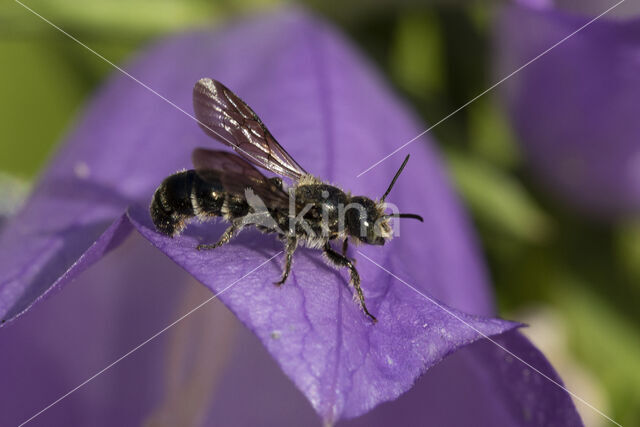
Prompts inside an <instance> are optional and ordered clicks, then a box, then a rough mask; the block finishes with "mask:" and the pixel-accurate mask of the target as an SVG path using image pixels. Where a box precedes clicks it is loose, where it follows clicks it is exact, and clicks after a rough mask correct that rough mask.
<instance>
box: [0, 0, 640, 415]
mask: <svg viewBox="0 0 640 427" xmlns="http://www.w3.org/2000/svg"><path fill="white" fill-rule="evenodd" d="M282 3H283V2H282V1H279V0H250V1H244V2H242V4H238V2H234V1H230V0H225V1H204V0H191V1H184V0H153V1H152V0H128V1H124V0H87V1H85V2H77V1H72V0H55V1H52V0H49V1H45V0H30V1H28V2H27V3H26V4H27V5H28V6H29V7H31V8H33V9H34V10H35V11H37V12H38V13H39V14H41V15H42V16H44V17H46V18H47V19H49V20H50V21H52V22H53V23H55V24H56V25H58V26H60V27H61V28H63V29H64V30H65V31H68V32H69V33H70V34H72V35H74V36H75V37H77V38H78V39H79V40H81V41H82V42H84V43H86V44H87V45H89V46H90V47H91V48H93V49H95V50H96V51H98V52H99V53H100V54H102V55H104V56H105V57H106V58H108V59H109V60H111V61H113V62H115V63H117V64H122V63H123V61H124V60H125V59H126V58H127V57H128V56H129V55H131V54H132V53H133V52H135V51H136V49H138V48H140V47H141V46H143V45H144V43H145V42H147V41H149V40H150V39H152V38H154V37H158V36H160V35H163V34H167V33H170V32H175V31H179V30H181V29H185V28H191V27H194V26H212V25H217V24H219V23H221V22H224V21H225V20H227V19H229V18H230V17H234V16H238V15H241V14H245V13H249V12H255V11H258V10H265V9H269V8H273V7H278V6H279V5H281V4H282ZM342 3H343V4H340V5H339V7H338V5H337V4H333V3H332V2H322V1H320V0H317V1H307V2H306V4H307V6H308V7H310V8H312V9H314V10H315V11H317V12H318V13H320V14H322V15H324V16H325V17H327V18H328V19H329V20H331V21H333V22H334V23H335V25H337V26H339V27H340V28H342V30H343V31H344V32H345V33H347V34H348V36H349V37H350V38H351V39H352V40H354V41H355V43H356V44H358V45H359V46H360V47H361V49H363V50H364V51H365V52H366V54H367V55H368V56H369V57H370V58H371V59H372V60H373V61H374V62H375V63H376V64H377V65H378V67H379V68H380V70H381V71H382V72H383V73H384V74H385V75H386V76H387V77H388V80H389V82H390V83H391V84H392V85H393V86H394V87H395V89H396V90H397V92H398V93H400V95H401V96H403V97H404V98H405V99H406V100H407V101H408V102H409V103H410V104H411V105H412V106H413V107H414V109H415V110H416V111H417V112H418V113H419V114H420V116H421V117H422V118H423V119H424V123H425V129H426V128H427V127H428V124H433V123H436V122H438V121H439V120H440V119H442V118H443V117H445V116H446V115H448V114H449V113H451V112H452V111H454V110H455V109H457V108H458V107H460V106H461V105H463V104H465V103H466V102H467V101H469V100H470V99H472V98H474V97H475V96H476V95H478V94H479V93H481V92H483V91H484V90H485V89H487V88H488V87H489V86H491V85H492V84H493V83H494V82H495V81H497V80H498V79H499V78H500V77H502V76H496V75H495V74H494V73H493V72H492V59H493V55H492V43H491V41H492V37H493V33H492V25H493V18H494V12H495V9H496V8H497V7H499V4H498V3H495V2H492V3H488V2H481V1H470V2H462V1H459V2H455V1H453V2H452V1H448V2H445V1H440V2H437V1H423V2H418V1H404V2H392V1H381V0H379V1H371V2H366V1H354V2H350V3H349V4H344V2H342ZM0 58H2V64H3V66H2V67H1V68H0V94H1V96H2V103H1V104H0V115H1V117H2V119H1V120H0V135H2V139H1V140H0V153H1V155H0V200H2V202H1V203H0V205H1V206H2V212H0V214H2V213H7V212H11V211H14V210H15V208H16V206H17V205H18V204H19V200H20V198H21V197H24V195H25V194H27V192H28V188H29V184H30V182H32V181H33V180H34V179H35V178H36V177H37V174H38V171H39V170H41V168H42V167H43V166H44V165H45V164H46V162H47V159H48V158H49V157H50V156H51V154H52V152H53V151H54V150H55V147H56V144H57V143H58V142H59V141H60V140H61V139H62V138H63V137H64V135H65V132H66V131H67V130H68V128H69V127H70V126H71V125H72V124H73V122H74V119H75V118H76V117H77V116H78V115H79V114H80V112H81V111H82V108H83V105H84V103H85V102H86V101H87V99H88V97H89V96H90V95H91V94H92V92H93V91H94V90H95V89H96V87H97V86H98V85H99V84H100V83H101V81H102V80H103V79H104V78H105V77H106V76H107V75H108V74H110V73H112V72H114V70H113V68H112V67H111V66H110V65H109V64H107V63H105V62H104V61H102V60H101V59H99V58H98V57H96V56H95V55H93V54H92V53H90V52H89V51H87V50H86V49H83V48H82V47H80V46H79V45H78V44H76V43H75V42H73V41H71V40H70V39H69V38H67V37H66V36H65V35H63V34H61V33H60V32H59V31H57V30H55V29H53V28H52V27H51V26H50V25H49V24H47V23H45V22H43V21H42V20H40V19H39V18H38V17H36V16H35V15H33V14H32V13H30V12H29V11H28V10H26V9H25V8H23V7H22V6H21V5H20V4H18V3H16V2H14V1H5V2H2V4H0ZM25 111H26V112H29V114H24V113H25ZM433 137H434V138H435V139H436V141H437V142H438V144H439V145H440V149H441V151H442V153H443V155H444V157H445V159H446V161H447V163H448V165H449V170H450V173H451V176H452V179H453V181H454V182H455V184H456V186H457V188H458V190H459V193H460V195H461V197H462V198H463V200H464V202H465V203H466V205H467V207H468V209H469V210H470V212H471V215H472V217H473V221H474V223H475V225H476V228H477V230H478V233H479V235H480V238H481V242H482V245H483V247H484V251H485V252H484V253H485V257H486V258H487V261H488V264H489V266H490V270H491V275H492V279H493V284H494V286H495V290H496V298H497V302H498V310H499V313H500V315H501V316H502V317H506V318H512V319H517V320H521V321H525V322H528V323H530V324H531V328H529V331H528V333H529V334H530V336H531V337H532V339H533V340H534V341H535V342H536V344H537V345H538V346H539V347H540V348H541V349H542V350H543V351H544V352H545V354H546V355H547V356H548V357H549V358H550V360H551V361H552V363H554V366H555V367H556V369H557V370H558V371H559V372H560V374H561V376H562V377H563V379H564V380H565V382H566V383H567V386H568V388H569V389H571V390H572V391H574V392H575V393H576V394H578V395H579V396H581V397H582V398H584V399H585V400H587V401H589V402H590V403H591V404H593V405H594V406H596V407H597V408H598V409H600V410H602V411H603V412H605V413H607V414H608V415H610V416H611V417H612V418H614V419H615V420H617V421H618V422H620V423H622V424H623V425H629V426H631V425H640V386H639V385H640V310H638V309H637V305H638V301H640V286H639V283H640V221H638V222H633V221H629V222H627V223H618V224H600V223H594V222H590V221H589V220H587V219H585V218H582V217H581V216H580V215H579V214H576V213H575V212H571V211H569V210H567V209H565V208H564V207H563V206H562V205H560V204H558V203H557V202H556V201H554V200H552V199H550V198H549V197H547V195H546V194H545V193H544V191H542V190H541V189H540V188H539V187H537V186H536V185H535V183H534V182H532V179H531V178H530V177H529V175H528V174H527V170H526V168H525V167H524V166H523V163H522V159H521V156H520V153H519V150H518V146H517V141H516V139H515V136H514V135H513V134H512V133H511V132H510V129H509V123H508V122H507V120H506V118H505V114H504V112H503V111H501V108H500V104H499V101H498V99H497V93H496V92H491V93H490V94H488V95H486V96H484V97H482V98H480V99H479V100H478V101H476V102H474V103H473V104H471V105H470V106H469V107H467V108H465V109H464V110H462V111H460V112H459V113H457V114H456V115H454V116H453V117H451V118H450V119H448V120H447V121H445V122H444V123H442V124H441V125H439V126H438V127H436V128H435V129H434V130H433ZM399 142H400V141H399ZM525 332H527V331H525ZM577 406H578V409H579V410H580V412H581V414H582V415H583V417H584V421H585V423H586V424H587V425H607V421H606V420H605V419H604V418H602V417H600V416H599V415H598V414H596V413H595V412H594V411H592V410H591V409H589V408H587V407H586V406H584V405H582V404H580V403H577Z"/></svg>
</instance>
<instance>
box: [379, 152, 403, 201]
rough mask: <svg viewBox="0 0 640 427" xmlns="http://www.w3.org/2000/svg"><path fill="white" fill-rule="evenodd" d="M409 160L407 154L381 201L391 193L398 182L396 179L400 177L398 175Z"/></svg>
mask: <svg viewBox="0 0 640 427" xmlns="http://www.w3.org/2000/svg"><path fill="white" fill-rule="evenodd" d="M408 161H409V155H408V154H407V157H405V158H404V162H402V165H401V166H400V169H398V172H396V176H394V177H393V179H392V180H391V184H389V188H387V191H385V192H384V195H383V196H382V199H380V201H381V202H384V199H386V198H387V196H388V195H389V193H390V192H391V189H392V188H393V185H394V184H395V183H396V180H397V179H398V177H399V176H400V174H401V173H402V170H403V169H404V167H405V166H406V164H407V162H408Z"/></svg>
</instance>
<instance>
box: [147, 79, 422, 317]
mask: <svg viewBox="0 0 640 427" xmlns="http://www.w3.org/2000/svg"><path fill="white" fill-rule="evenodd" d="M193 106H194V110H195V115H196V118H197V120H198V123H199V125H200V127H201V128H202V129H203V130H204V131H205V132H206V133H207V134H208V135H209V136H211V137H213V138H214V139H216V140H218V141H220V142H222V143H223V144H225V145H227V146H230V147H231V148H233V149H234V151H235V152H236V153H237V155H236V154H233V153H231V152H228V151H217V150H210V149H208V148H196V149H195V150H194V151H193V153H192V161H193V165H194V169H192V170H185V171H181V172H178V173H175V174H173V175H171V176H169V177H167V178H166V179H165V180H164V181H163V182H162V183H161V184H160V186H159V187H158V189H157V190H156V191H155V194H154V196H153V199H152V202H151V206H150V213H151V218H152V220H153V223H154V225H155V227H156V229H157V231H158V232H160V233H162V234H165V235H167V236H171V237H173V236H177V235H179V234H180V233H181V232H182V231H183V230H184V228H185V227H186V224H187V220H189V219H190V218H193V217H197V218H198V219H200V220H207V219H211V218H215V217H221V218H223V219H225V220H226V221H228V222H229V223H230V225H229V227H228V228H227V229H226V230H225V231H224V232H223V233H222V236H221V237H220V238H219V240H218V241H217V242H216V243H212V244H200V245H198V246H197V249H198V250H210V249H215V248H217V247H219V246H222V245H224V244H226V243H228V242H229V241H230V240H231V239H232V238H233V237H234V236H235V235H236V234H237V233H238V232H239V231H240V230H242V229H243V228H245V227H248V226H255V227H256V228H258V229H259V230H260V231H262V232H265V233H275V234H277V235H278V237H279V238H280V239H281V240H282V242H283V243H284V248H285V262H284V269H283V272H282V276H281V278H280V280H279V281H277V282H275V284H276V285H278V286H280V285H282V284H284V283H285V282H286V280H287V278H288V277H289V274H290V272H291V264H292V261H293V254H294V252H295V250H296V248H297V247H298V246H300V245H303V246H306V247H310V248H315V249H320V250H322V252H323V253H324V255H325V257H326V260H327V261H328V263H329V264H330V265H331V266H333V267H335V268H337V269H342V268H347V269H348V270H349V274H350V280H349V284H350V285H351V286H353V288H354V290H355V293H356V294H355V295H354V297H356V298H357V300H358V301H359V302H360V306H361V307H362V310H363V311H364V313H365V314H366V315H367V316H368V317H369V318H370V319H371V320H372V321H373V322H374V323H375V322H376V318H375V316H373V315H372V314H371V313H370V312H369V310H368V309H367V306H366V303H365V298H364V294H363V292H362V288H361V287H360V276H359V274H358V271H357V270H356V268H355V265H354V262H355V261H354V260H351V259H349V258H348V257H347V248H348V241H349V239H352V241H353V242H354V243H356V244H358V243H364V244H370V245H384V244H385V243H386V242H387V241H389V240H390V239H391V238H392V229H391V225H390V223H389V219H390V218H393V217H396V218H413V219H417V220H420V221H423V219H422V217H420V216H419V215H415V214H403V213H396V214H386V213H385V212H384V208H385V204H384V203H385V198H386V197H387V195H388V194H389V192H390V191H391V189H392V188H393V186H394V184H395V182H396V180H397V179H398V177H399V176H400V173H401V172H402V170H403V169H404V167H405V165H406V164H407V161H408V160H409V156H407V157H406V158H405V160H404V162H403V163H402V166H400V169H398V171H397V173H396V174H395V176H394V177H393V179H392V181H391V183H390V184H389V187H388V188H387V190H386V191H385V193H384V194H383V196H382V197H381V198H380V199H379V200H373V199H371V198H369V197H366V196H352V195H351V194H350V193H349V192H345V191H343V190H342V189H340V188H338V187H336V186H333V185H330V184H328V183H326V182H323V181H322V180H320V179H318V178H316V177H314V176H312V175H311V174H309V173H308V172H306V171H305V170H304V169H303V168H302V167H301V166H300V165H298V163H296V161H295V160H294V159H293V158H292V157H291V156H290V155H289V154H288V153H287V152H286V151H285V149H284V148H282V146H281V145H280V144H279V143H278V142H277V141H276V139H275V138H274V137H273V136H272V135H271V132H269V130H268V129H267V128H266V126H265V125H264V124H263V123H262V121H261V120H260V118H259V117H258V116H257V115H256V113H254V112H253V110H252V109H251V108H250V107H249V106H248V105H247V104H246V103H245V102H244V101H242V100H241V99H240V98H239V97H238V96H237V95H236V94H234V93H233V92H232V91H231V90H229V89H228V88H227V87H225V86H224V85H223V84H222V83H220V82H218V81H216V80H213V79H209V78H203V79H201V80H199V81H198V82H197V83H196V84H195V87H194V89H193ZM253 165H256V166H259V167H262V168H264V169H266V170H268V171H271V172H273V173H275V174H277V175H279V176H278V177H273V178H267V177H265V176H264V175H263V174H262V173H261V172H260V171H258V169H256V168H255V167H254V166H253ZM281 177H286V178H290V179H291V180H292V181H293V185H291V186H285V184H284V183H283V181H282V178H281ZM333 241H342V252H341V253H340V252H338V251H336V250H335V249H334V248H333V247H332V245H331V242H333Z"/></svg>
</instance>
